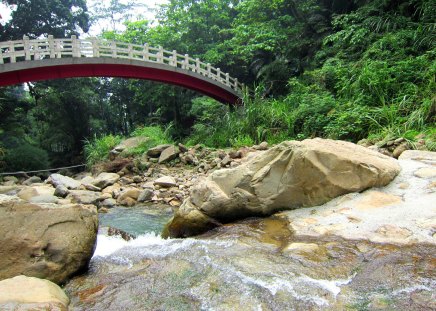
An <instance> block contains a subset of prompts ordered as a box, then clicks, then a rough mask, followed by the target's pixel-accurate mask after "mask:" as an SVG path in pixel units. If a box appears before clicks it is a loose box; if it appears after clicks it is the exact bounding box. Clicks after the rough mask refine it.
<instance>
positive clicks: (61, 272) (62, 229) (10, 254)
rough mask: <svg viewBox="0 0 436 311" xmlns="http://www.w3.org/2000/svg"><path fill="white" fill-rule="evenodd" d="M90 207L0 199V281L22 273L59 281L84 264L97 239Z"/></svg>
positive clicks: (94, 209)
mask: <svg viewBox="0 0 436 311" xmlns="http://www.w3.org/2000/svg"><path fill="white" fill-rule="evenodd" d="M97 227H98V218H97V209H96V207H95V206H93V205H80V204H69V205H58V204H32V203H28V202H25V201H23V200H21V199H19V198H17V197H7V196H3V197H0V245H1V248H0V280H1V279H6V278H11V277H14V276H17V275H20V274H23V275H26V276H34V277H39V278H45V279H48V280H50V281H53V282H55V283H63V282H65V281H66V280H67V278H68V277H69V276H71V275H73V274H75V273H77V272H78V271H80V270H82V269H84V268H86V267H87V265H88V262H89V260H90V259H91V257H92V254H93V252H94V246H95V242H96V238H97Z"/></svg>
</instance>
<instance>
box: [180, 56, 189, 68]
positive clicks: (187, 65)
mask: <svg viewBox="0 0 436 311" xmlns="http://www.w3.org/2000/svg"><path fill="white" fill-rule="evenodd" d="M182 68H183V69H187V70H189V55H188V54H185V60H184V61H183V66H182Z"/></svg>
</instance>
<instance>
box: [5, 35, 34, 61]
mask: <svg viewBox="0 0 436 311" xmlns="http://www.w3.org/2000/svg"><path fill="white" fill-rule="evenodd" d="M23 44H24V59H25V60H30V59H31V58H30V46H29V37H28V36H23ZM2 60H3V59H2Z"/></svg>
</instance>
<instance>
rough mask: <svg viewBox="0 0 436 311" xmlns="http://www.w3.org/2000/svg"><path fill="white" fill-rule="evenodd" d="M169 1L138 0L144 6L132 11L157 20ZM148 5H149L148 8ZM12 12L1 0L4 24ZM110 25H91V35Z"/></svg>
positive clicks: (93, 0) (102, 23) (91, 1)
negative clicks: (156, 17)
mask: <svg viewBox="0 0 436 311" xmlns="http://www.w3.org/2000/svg"><path fill="white" fill-rule="evenodd" d="M33 1H37V0H33ZM101 1H103V0H87V5H88V8H91V7H92V6H93V5H94V4H95V3H97V2H101ZM121 2H127V1H123V0H121ZM167 2H168V0H136V1H135V3H137V4H144V7H142V8H139V9H138V8H137V9H135V10H134V12H132V15H134V16H137V15H142V16H143V17H144V18H146V19H148V20H150V21H153V20H155V13H156V9H157V7H158V6H159V5H160V4H165V3H167ZM146 7H148V9H147V8H146ZM10 14H11V10H10V9H9V8H7V7H6V6H5V5H4V4H2V3H1V2H0V15H1V19H0V23H2V24H4V23H5V22H6V21H7V20H8V19H9V18H10ZM109 25H110V23H109V22H106V23H105V22H102V21H101V22H99V23H98V24H95V25H93V26H92V27H91V29H90V32H89V35H91V36H95V35H97V34H99V33H100V32H101V30H102V29H105V28H106V29H107V28H108V27H109ZM117 29H118V30H123V26H122V25H118V26H117Z"/></svg>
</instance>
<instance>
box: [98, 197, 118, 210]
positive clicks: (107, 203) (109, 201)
mask: <svg viewBox="0 0 436 311" xmlns="http://www.w3.org/2000/svg"><path fill="white" fill-rule="evenodd" d="M116 204H117V201H115V200H114V199H112V198H108V199H104V200H103V201H101V202H100V204H99V206H101V207H106V208H112V207H114V206H115V205H116Z"/></svg>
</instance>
